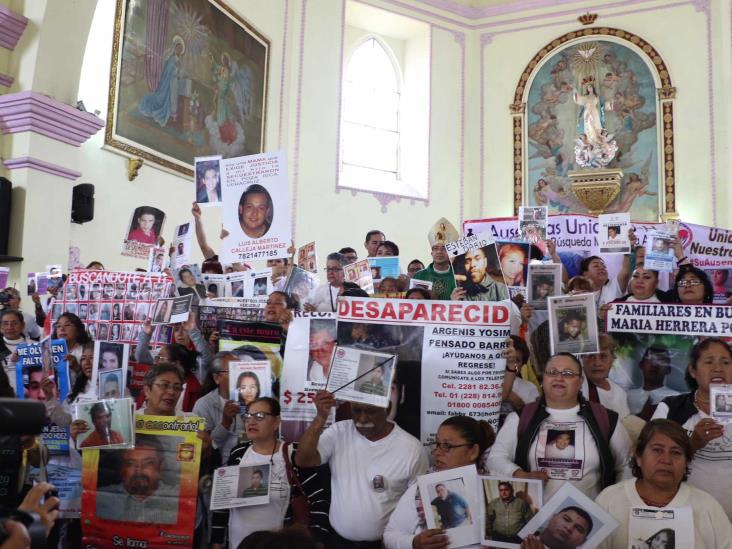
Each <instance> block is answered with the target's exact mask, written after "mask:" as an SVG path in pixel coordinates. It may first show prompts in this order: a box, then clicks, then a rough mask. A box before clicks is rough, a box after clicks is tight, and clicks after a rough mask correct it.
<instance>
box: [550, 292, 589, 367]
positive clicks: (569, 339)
mask: <svg viewBox="0 0 732 549" xmlns="http://www.w3.org/2000/svg"><path fill="white" fill-rule="evenodd" d="M548 309H549V342H550V344H551V352H552V354H556V353H559V352H567V353H573V354H587V353H596V352H598V348H599V345H598V341H597V312H596V309H595V296H594V294H592V293H587V294H579V295H570V296H555V297H550V298H548Z"/></svg>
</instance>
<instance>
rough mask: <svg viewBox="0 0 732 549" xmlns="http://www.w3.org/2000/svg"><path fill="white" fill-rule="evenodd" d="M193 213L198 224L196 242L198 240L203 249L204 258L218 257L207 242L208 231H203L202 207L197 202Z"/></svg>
mask: <svg viewBox="0 0 732 549" xmlns="http://www.w3.org/2000/svg"><path fill="white" fill-rule="evenodd" d="M191 213H192V214H193V219H194V221H195V222H196V240H198V246H199V247H200V248H201V253H202V254H203V258H204V259H211V258H212V257H213V256H215V255H216V252H215V251H214V249H213V248H212V247H211V246H209V245H208V241H207V240H206V231H204V230H203V223H201V207H200V206H199V205H198V204H196V203H195V202H194V203H193V207H192V208H191Z"/></svg>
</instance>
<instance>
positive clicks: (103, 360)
mask: <svg viewBox="0 0 732 549" xmlns="http://www.w3.org/2000/svg"><path fill="white" fill-rule="evenodd" d="M129 354H130V346H129V345H128V344H126V343H116V342H111V341H95V342H94V366H93V368H92V379H93V380H97V383H96V387H97V388H98V391H99V393H98V395H97V396H98V397H99V398H110V397H111V398H114V397H115V396H116V397H119V396H121V395H123V394H124V390H125V382H126V380H127V369H128V367H129ZM115 391H116V392H117V394H116V395H115ZM105 393H106V395H105Z"/></svg>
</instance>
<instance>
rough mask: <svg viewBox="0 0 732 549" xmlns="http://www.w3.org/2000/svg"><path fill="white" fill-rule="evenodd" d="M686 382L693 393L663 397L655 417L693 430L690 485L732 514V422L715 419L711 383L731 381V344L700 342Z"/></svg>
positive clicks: (693, 354)
mask: <svg viewBox="0 0 732 549" xmlns="http://www.w3.org/2000/svg"><path fill="white" fill-rule="evenodd" d="M686 383H687V385H688V386H689V388H690V389H691V392H689V393H683V394H681V395H676V396H670V397H666V398H665V399H663V400H662V401H661V403H660V404H659V405H658V408H656V412H655V413H654V414H653V419H656V418H664V419H665V418H668V419H671V420H673V421H675V422H677V423H679V424H680V425H681V426H683V428H684V429H685V430H686V432H688V433H691V437H690V440H691V445H692V447H693V448H694V452H695V453H696V455H695V459H694V467H693V468H692V472H691V475H689V484H691V485H692V486H696V487H697V488H700V489H702V490H705V491H707V492H709V493H710V494H711V495H712V496H714V497H715V498H716V499H717V501H719V503H721V504H722V507H724V509H725V511H726V512H727V515H728V516H732V478H731V477H730V472H731V471H732V460H731V456H730V452H732V443H731V442H730V441H731V440H732V424H730V423H722V422H720V421H717V420H715V418H714V417H713V414H712V410H711V409H710V402H709V400H710V396H709V392H710V391H709V389H710V386H711V385H713V384H729V383H732V349H730V346H729V344H727V343H726V342H725V341H724V340H722V339H719V338H716V337H710V338H707V339H704V340H703V341H700V342H699V343H697V344H696V345H695V346H694V347H693V348H692V350H691V354H690V357H689V367H688V370H687V372H686Z"/></svg>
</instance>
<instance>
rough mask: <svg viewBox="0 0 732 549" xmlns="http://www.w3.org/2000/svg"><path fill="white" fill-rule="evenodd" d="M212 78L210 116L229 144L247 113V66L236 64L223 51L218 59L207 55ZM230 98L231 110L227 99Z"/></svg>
mask: <svg viewBox="0 0 732 549" xmlns="http://www.w3.org/2000/svg"><path fill="white" fill-rule="evenodd" d="M211 63H212V72H213V81H214V109H213V110H214V112H213V115H214V119H215V120H216V124H217V125H218V128H219V136H220V139H221V141H222V142H223V143H226V144H231V143H233V142H234V141H236V139H237V133H238V132H237V124H239V123H242V124H243V123H244V121H245V120H246V119H248V118H249V116H250V112H251V104H252V101H251V76H250V72H249V69H248V68H247V67H239V66H238V65H237V63H236V61H232V59H231V56H230V55H229V54H228V53H227V52H223V53H222V54H221V58H220V62H217V61H216V60H215V59H214V57H213V56H211ZM230 97H231V98H232V99H233V103H234V106H235V107H236V108H235V109H232V108H231V106H230V104H229V100H230Z"/></svg>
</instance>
